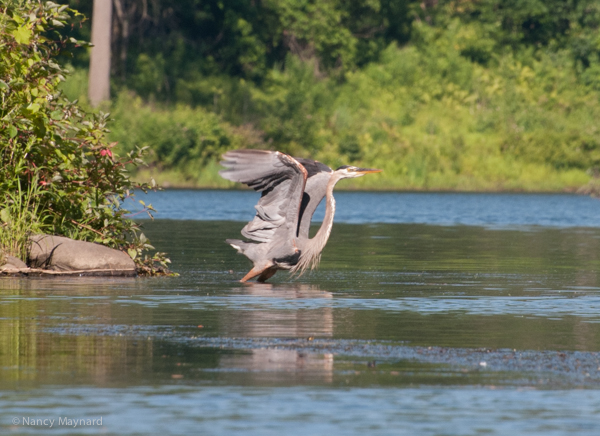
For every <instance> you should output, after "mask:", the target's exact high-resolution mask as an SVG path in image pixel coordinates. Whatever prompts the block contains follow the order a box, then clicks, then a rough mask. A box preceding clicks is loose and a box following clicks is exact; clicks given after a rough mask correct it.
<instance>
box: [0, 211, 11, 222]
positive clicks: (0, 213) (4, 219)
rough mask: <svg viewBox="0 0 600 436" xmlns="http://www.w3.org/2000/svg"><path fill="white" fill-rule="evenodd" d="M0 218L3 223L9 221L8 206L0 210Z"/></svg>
mask: <svg viewBox="0 0 600 436" xmlns="http://www.w3.org/2000/svg"><path fill="white" fill-rule="evenodd" d="M0 220H2V222H5V223H10V213H9V212H8V208H6V209H2V210H1V211H0Z"/></svg>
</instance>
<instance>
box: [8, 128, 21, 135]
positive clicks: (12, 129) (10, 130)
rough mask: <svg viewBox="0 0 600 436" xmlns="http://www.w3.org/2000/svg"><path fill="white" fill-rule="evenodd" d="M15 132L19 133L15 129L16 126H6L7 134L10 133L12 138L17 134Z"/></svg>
mask: <svg viewBox="0 0 600 436" xmlns="http://www.w3.org/2000/svg"><path fill="white" fill-rule="evenodd" d="M17 133H19V131H18V130H17V128H16V127H15V126H10V127H9V128H8V134H9V135H10V137H11V138H14V137H15V136H17Z"/></svg>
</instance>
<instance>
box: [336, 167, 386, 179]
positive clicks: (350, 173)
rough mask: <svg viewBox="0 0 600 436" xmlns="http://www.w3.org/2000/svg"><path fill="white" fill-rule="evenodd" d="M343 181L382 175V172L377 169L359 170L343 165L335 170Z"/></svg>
mask: <svg viewBox="0 0 600 436" xmlns="http://www.w3.org/2000/svg"><path fill="white" fill-rule="evenodd" d="M335 172H336V173H337V174H339V177H340V178H341V179H347V178H350V177H361V176H364V175H365V174H369V173H380V172H381V170H378V169H375V168H358V167H354V166H352V165H342V166H341V167H339V168H338V169H337V170H335Z"/></svg>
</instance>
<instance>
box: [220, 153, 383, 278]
mask: <svg viewBox="0 0 600 436" xmlns="http://www.w3.org/2000/svg"><path fill="white" fill-rule="evenodd" d="M221 165H223V166H224V167H225V168H226V169H224V170H222V171H220V173H219V174H220V175H221V176H222V177H223V178H225V179H227V180H231V181H234V182H240V183H243V184H245V185H248V186H249V187H251V188H253V189H254V190H255V191H258V192H261V193H262V195H261V197H260V200H259V201H258V204H257V205H256V206H255V208H256V216H255V217H254V219H253V220H252V221H250V222H249V223H248V224H246V226H245V227H244V228H243V229H242V235H243V236H245V237H246V238H248V239H250V240H251V241H254V242H245V241H241V240H239V239H227V243H229V244H230V245H231V246H232V247H233V248H235V249H236V250H238V252H239V253H242V254H243V255H245V256H246V257H247V258H248V259H250V260H251V261H252V263H253V264H254V267H253V268H252V269H251V270H250V272H248V274H246V275H245V276H244V278H242V280H240V281H241V282H245V281H247V280H250V279H252V278H254V277H257V276H258V281H259V282H264V281H266V280H267V279H269V278H270V277H272V276H273V275H274V274H275V273H276V272H277V270H280V269H283V270H289V271H291V272H292V273H298V274H302V273H303V272H304V271H305V270H306V269H307V268H309V267H310V268H311V269H314V268H315V267H316V266H317V265H318V264H319V261H320V260H321V252H322V251H323V248H324V247H325V244H327V240H328V239H329V235H330V233H331V227H332V226H333V215H334V214H335V199H334V198H333V188H334V186H335V185H336V183H337V182H339V181H340V180H342V179H346V178H354V177H361V176H364V175H365V174H368V173H378V172H381V170H377V169H371V168H357V167H354V166H350V165H344V166H341V167H339V168H338V169H337V170H335V171H333V170H332V169H331V168H329V167H328V166H327V165H325V164H322V163H321V162H318V161H315V160H310V159H302V158H293V157H291V156H289V155H287V154H285V153H281V152H279V151H264V150H235V151H229V152H227V153H225V154H224V155H223V161H222V162H221ZM324 197H326V207H325V218H324V219H323V223H322V224H321V228H320V229H319V231H318V232H317V234H316V235H315V236H314V237H313V238H309V234H308V232H309V229H310V222H311V220H312V216H313V214H314V212H315V210H316V209H317V206H318V205H319V203H320V202H321V200H323V198H324Z"/></svg>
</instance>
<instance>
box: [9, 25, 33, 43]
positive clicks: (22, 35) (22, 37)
mask: <svg viewBox="0 0 600 436" xmlns="http://www.w3.org/2000/svg"><path fill="white" fill-rule="evenodd" d="M11 34H12V35H13V36H14V37H15V41H17V42H18V43H19V44H24V45H29V42H30V41H31V30H29V29H28V28H27V27H26V26H21V27H19V28H17V29H15V30H13V31H12V32H11Z"/></svg>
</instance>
